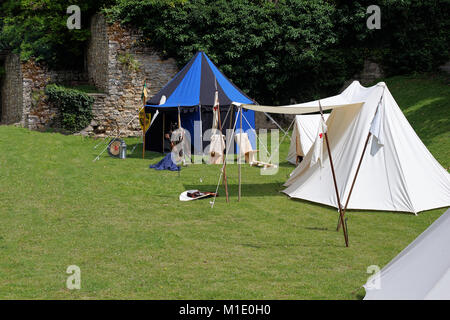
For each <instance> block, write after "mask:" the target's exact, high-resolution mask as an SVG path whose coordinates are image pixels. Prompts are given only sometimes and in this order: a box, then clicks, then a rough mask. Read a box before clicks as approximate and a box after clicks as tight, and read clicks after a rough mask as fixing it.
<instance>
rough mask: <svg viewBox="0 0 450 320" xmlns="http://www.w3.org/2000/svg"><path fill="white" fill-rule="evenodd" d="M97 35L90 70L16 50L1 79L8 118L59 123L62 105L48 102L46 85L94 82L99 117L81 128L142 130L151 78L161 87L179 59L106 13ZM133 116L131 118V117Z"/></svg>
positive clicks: (37, 124)
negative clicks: (58, 66) (53, 65)
mask: <svg viewBox="0 0 450 320" xmlns="http://www.w3.org/2000/svg"><path fill="white" fill-rule="evenodd" d="M91 34H92V37H91V40H90V42H89V44H88V48H87V55H86V68H87V70H86V72H83V71H72V70H62V71H55V70H49V69H48V68H47V67H46V66H45V65H44V64H41V63H37V62H35V61H34V60H29V61H26V62H21V61H20V59H19V57H18V56H16V55H9V56H7V58H6V61H5V63H4V64H5V70H6V75H5V77H4V79H3V81H2V84H1V90H2V91H1V99H2V101H1V107H2V119H1V123H2V124H12V123H19V124H20V125H22V126H24V127H27V128H30V129H33V130H45V129H47V128H59V123H58V108H57V107H55V106H52V105H50V104H49V103H48V101H47V99H46V96H45V87H46V86H47V85H48V84H50V83H56V84H61V85H66V86H75V85H80V84H91V85H94V86H95V87H96V88H97V89H98V90H99V91H100V92H101V93H99V94H91V96H93V97H94V98H95V102H94V105H93V114H94V120H93V121H92V123H91V124H90V126H88V127H87V128H85V129H84V130H83V131H82V132H81V133H82V134H84V135H91V136H100V137H102V136H109V135H113V134H115V133H116V132H117V131H118V129H120V130H121V131H122V136H136V135H140V134H141V129H140V126H139V120H138V118H137V117H136V115H137V112H138V111H139V110H140V109H141V108H142V106H143V105H142V101H141V93H142V86H143V84H144V82H145V81H146V82H147V86H148V89H149V96H152V95H153V94H155V93H157V92H158V91H159V90H160V89H161V88H162V87H163V86H164V85H166V84H167V82H169V81H170V80H171V79H172V77H173V76H174V75H175V74H176V73H177V72H178V70H177V66H176V63H175V60H173V59H167V60H163V59H161V57H160V56H159V55H158V54H157V53H156V51H154V50H153V49H151V48H146V47H145V46H143V45H142V43H141V42H140V39H141V36H142V35H141V33H139V32H138V31H136V30H133V29H127V28H123V27H122V26H120V25H119V24H109V23H107V22H106V20H105V18H104V17H103V16H102V15H95V16H94V17H93V18H92V21H91ZM130 121H131V122H130Z"/></svg>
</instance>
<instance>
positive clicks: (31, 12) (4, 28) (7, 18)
mask: <svg viewBox="0 0 450 320" xmlns="http://www.w3.org/2000/svg"><path fill="white" fill-rule="evenodd" d="M113 2H114V1H109V0H101V1H97V0H82V1H77V5H78V6H79V7H80V9H81V12H82V14H81V18H82V28H81V29H80V30H69V29H68V28H67V19H68V17H69V15H68V14H67V13H66V10H67V7H68V6H69V4H68V2H67V1H65V0H21V1H15V0H6V1H3V3H1V4H0V12H1V17H0V50H2V49H10V50H12V51H13V52H15V53H19V54H20V56H21V58H22V60H28V59H29V58H31V57H34V58H35V59H36V61H41V60H43V61H45V62H47V64H49V65H50V66H51V67H53V68H66V69H70V68H81V67H82V65H83V53H84V49H85V46H86V43H87V40H88V39H89V37H90V31H89V29H88V28H86V26H87V25H88V21H89V17H90V16H91V15H92V14H93V13H95V12H96V11H98V10H99V9H100V8H101V7H102V6H103V5H106V4H107V3H110V4H111V3H113Z"/></svg>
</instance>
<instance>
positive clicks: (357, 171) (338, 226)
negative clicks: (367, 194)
mask: <svg viewBox="0 0 450 320" xmlns="http://www.w3.org/2000/svg"><path fill="white" fill-rule="evenodd" d="M371 135H372V134H371V133H370V132H369V134H368V135H367V139H366V143H365V145H364V149H363V152H362V154H361V159H359V163H358V168H357V169H356V173H355V177H354V178H353V182H352V186H351V188H350V192H349V194H348V197H347V201H346V202H345V207H344V211H343V213H342V215H343V216H345V212H346V211H347V206H348V203H349V202H350V197H351V196H352V192H353V187H354V186H355V183H356V178H357V177H358V173H359V169H360V168H361V163H362V161H363V158H364V155H365V153H366V149H367V145H368V144H369V139H370V136H371ZM340 228H341V220H340V219H339V221H338V225H337V228H336V231H339V229H340Z"/></svg>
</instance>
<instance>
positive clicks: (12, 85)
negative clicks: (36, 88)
mask: <svg viewBox="0 0 450 320" xmlns="http://www.w3.org/2000/svg"><path fill="white" fill-rule="evenodd" d="M4 67H5V75H4V77H3V79H2V83H1V88H0V89H1V99H2V101H1V107H2V112H1V122H0V123H1V124H14V123H20V122H21V121H22V118H23V103H22V91H23V84H22V70H21V64H20V59H19V57H18V56H17V55H13V54H10V55H8V56H6V59H5V61H4Z"/></svg>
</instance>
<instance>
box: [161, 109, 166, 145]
mask: <svg viewBox="0 0 450 320" xmlns="http://www.w3.org/2000/svg"><path fill="white" fill-rule="evenodd" d="M165 126H166V113H165V112H163V125H162V153H163V154H164V131H165V129H166V128H165Z"/></svg>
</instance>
